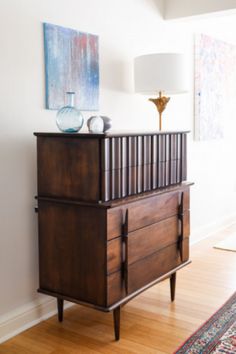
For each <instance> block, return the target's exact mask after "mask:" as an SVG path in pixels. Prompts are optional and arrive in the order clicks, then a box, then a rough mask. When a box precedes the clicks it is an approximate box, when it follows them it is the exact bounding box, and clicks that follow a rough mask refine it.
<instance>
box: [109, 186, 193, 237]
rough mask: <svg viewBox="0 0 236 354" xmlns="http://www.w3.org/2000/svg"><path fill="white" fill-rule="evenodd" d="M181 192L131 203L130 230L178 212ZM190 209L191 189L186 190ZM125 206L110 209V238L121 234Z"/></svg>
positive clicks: (185, 196) (186, 198) (185, 199)
mask: <svg viewBox="0 0 236 354" xmlns="http://www.w3.org/2000/svg"><path fill="white" fill-rule="evenodd" d="M178 206H179V192H177V191H175V192H173V193H166V194H163V195H159V196H154V197H152V198H147V199H146V200H141V201H137V202H133V203H130V204H129V205H128V209H129V231H134V230H137V229H139V228H142V227H144V226H147V225H150V224H154V223H156V222H158V221H160V220H162V219H165V218H168V217H170V216H172V215H176V214H177V213H178ZM188 209H189V189H187V190H185V191H184V210H188ZM122 215H123V207H117V208H112V209H110V210H108V220H107V222H108V224H107V227H108V233H107V235H108V239H112V238H114V237H117V236H120V235H121V223H122Z"/></svg>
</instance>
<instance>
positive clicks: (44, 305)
mask: <svg viewBox="0 0 236 354" xmlns="http://www.w3.org/2000/svg"><path fill="white" fill-rule="evenodd" d="M71 306H73V304H72V303H69V302H65V305H64V308H65V309H66V308H68V307H71ZM56 313H57V305H56V299H55V298H49V297H47V298H46V300H44V301H42V299H41V300H35V301H32V302H30V303H29V304H27V305H25V306H22V307H20V308H18V309H16V310H14V311H12V312H10V313H7V314H6V315H3V316H0V343H3V342H5V341H6V340H8V339H10V338H12V337H14V336H16V335H17V334H19V333H21V332H23V331H25V330H26V329H28V328H30V327H33V326H35V325H36V324H38V323H39V322H41V321H44V320H46V319H47V318H49V317H51V316H54V315H55V314H56Z"/></svg>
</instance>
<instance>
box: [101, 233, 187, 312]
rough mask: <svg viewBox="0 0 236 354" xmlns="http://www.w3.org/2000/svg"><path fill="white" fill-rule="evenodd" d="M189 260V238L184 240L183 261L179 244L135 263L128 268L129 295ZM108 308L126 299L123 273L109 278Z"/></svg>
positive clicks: (117, 273) (116, 273) (119, 272)
mask: <svg viewBox="0 0 236 354" xmlns="http://www.w3.org/2000/svg"><path fill="white" fill-rule="evenodd" d="M188 258H189V238H186V239H185V240H184V253H183V259H182V260H181V258H180V251H179V247H178V244H177V243H175V244H172V245H170V246H167V247H165V248H163V249H161V250H160V251H158V252H155V253H154V254H152V255H150V256H148V257H145V258H143V259H141V260H140V261H138V262H135V263H133V264H131V265H129V267H128V276H127V281H128V295H129V294H132V293H133V292H135V291H136V290H138V289H141V288H142V287H145V286H146V285H148V284H149V283H151V282H152V281H154V280H156V279H158V278H159V277H161V276H162V275H164V274H166V273H168V272H170V271H171V270H172V269H174V268H176V267H177V266H179V265H180V264H181V263H183V262H186V261H187V260H188ZM107 285H108V294H107V301H108V306H109V305H112V304H113V303H115V302H116V301H119V300H120V299H122V298H124V297H125V295H126V294H125V281H124V279H123V277H122V272H121V271H118V272H115V273H113V274H111V275H109V276H108V277H107Z"/></svg>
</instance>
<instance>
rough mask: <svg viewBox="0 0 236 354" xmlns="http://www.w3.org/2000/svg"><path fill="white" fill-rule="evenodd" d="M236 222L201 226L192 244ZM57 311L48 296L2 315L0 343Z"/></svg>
mask: <svg viewBox="0 0 236 354" xmlns="http://www.w3.org/2000/svg"><path fill="white" fill-rule="evenodd" d="M234 223H236V214H234V215H231V216H229V217H226V218H224V219H221V220H219V221H217V222H215V223H211V224H209V225H206V226H203V227H200V228H198V229H195V230H193V231H192V232H191V240H192V241H191V245H193V244H195V243H197V242H199V241H201V240H203V239H205V238H208V237H210V236H211V235H212V234H214V233H216V232H219V231H220V230H222V229H225V228H226V227H229V226H230V225H232V224H234ZM72 305H73V304H72V303H68V302H66V303H65V308H68V307H70V306H72ZM56 313H57V308H56V300H55V299H52V298H50V297H46V299H45V300H42V299H41V298H40V299H39V300H36V301H34V302H31V303H29V304H27V305H25V306H23V307H20V308H18V309H16V310H15V311H12V312H10V313H8V314H6V315H3V316H0V343H3V342H4V341H6V340H8V339H10V338H11V337H14V336H15V335H17V334H19V333H21V332H23V331H25V330H26V329H28V328H30V327H33V326H35V325H36V324H37V323H39V322H41V321H43V320H46V319H47V318H49V317H51V316H53V315H55V314H56Z"/></svg>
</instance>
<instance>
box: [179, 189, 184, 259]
mask: <svg viewBox="0 0 236 354" xmlns="http://www.w3.org/2000/svg"><path fill="white" fill-rule="evenodd" d="M178 218H179V220H180V235H179V240H178V247H179V252H180V259H181V262H183V253H184V243H183V240H184V192H182V193H181V195H180V204H179V208H178Z"/></svg>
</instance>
